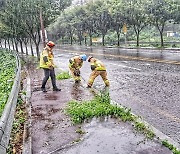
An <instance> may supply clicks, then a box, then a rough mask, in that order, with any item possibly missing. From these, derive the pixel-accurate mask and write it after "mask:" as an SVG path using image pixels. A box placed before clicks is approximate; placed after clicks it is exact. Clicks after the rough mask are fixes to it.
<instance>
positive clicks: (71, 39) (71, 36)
mask: <svg viewBox="0 0 180 154" xmlns="http://www.w3.org/2000/svg"><path fill="white" fill-rule="evenodd" d="M72 44H73V36H72V35H71V45H72Z"/></svg>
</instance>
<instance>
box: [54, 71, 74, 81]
mask: <svg viewBox="0 0 180 154" xmlns="http://www.w3.org/2000/svg"><path fill="white" fill-rule="evenodd" d="M70 78H71V75H70V74H69V72H68V71H65V72H61V73H58V74H57V75H56V79H57V80H65V79H70Z"/></svg>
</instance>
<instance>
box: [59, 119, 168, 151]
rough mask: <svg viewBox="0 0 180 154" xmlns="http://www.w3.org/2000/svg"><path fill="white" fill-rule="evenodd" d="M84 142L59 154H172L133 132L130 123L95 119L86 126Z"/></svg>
mask: <svg viewBox="0 0 180 154" xmlns="http://www.w3.org/2000/svg"><path fill="white" fill-rule="evenodd" d="M84 129H85V131H86V132H87V133H86V134H85V136H84V137H83V140H82V141H81V142H80V143H78V144H76V145H74V146H72V147H70V148H68V149H65V150H62V151H60V152H58V151H57V154H170V153H171V152H170V151H169V150H168V149H167V148H165V147H163V146H162V145H160V144H159V143H157V142H155V141H152V140H147V139H146V138H145V137H144V136H143V135H142V134H139V133H137V132H135V131H133V130H134V129H133V127H132V126H131V125H130V124H129V123H124V122H120V121H117V120H114V119H108V118H106V119H103V118H101V119H98V120H97V119H95V120H92V121H91V122H90V123H88V124H86V125H85V126H84Z"/></svg>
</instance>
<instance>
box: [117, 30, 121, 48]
mask: <svg viewBox="0 0 180 154" xmlns="http://www.w3.org/2000/svg"><path fill="white" fill-rule="evenodd" d="M117 37H118V47H119V46H120V33H119V32H117Z"/></svg>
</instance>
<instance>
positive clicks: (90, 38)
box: [89, 34, 92, 46]
mask: <svg viewBox="0 0 180 154" xmlns="http://www.w3.org/2000/svg"><path fill="white" fill-rule="evenodd" d="M89 41H90V42H89V45H90V46H92V34H89Z"/></svg>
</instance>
